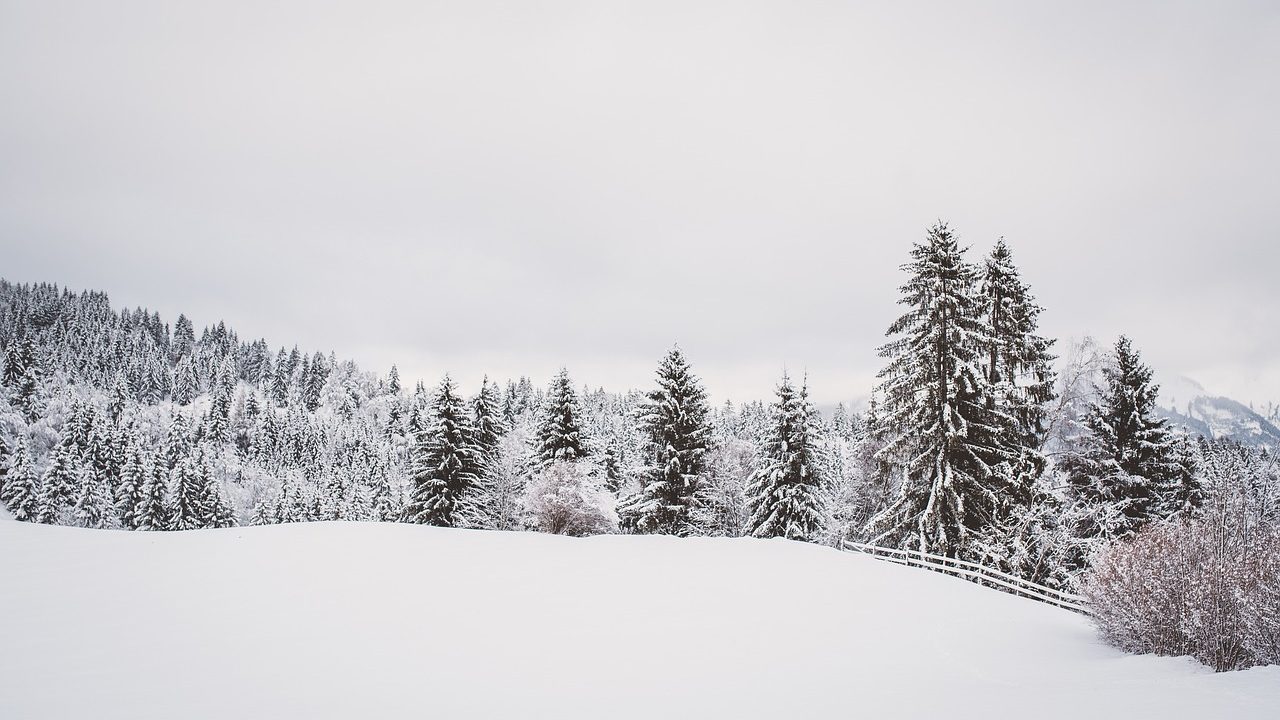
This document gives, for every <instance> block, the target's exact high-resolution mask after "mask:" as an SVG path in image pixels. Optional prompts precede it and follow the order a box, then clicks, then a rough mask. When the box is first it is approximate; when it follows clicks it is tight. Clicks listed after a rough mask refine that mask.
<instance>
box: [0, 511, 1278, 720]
mask: <svg viewBox="0 0 1280 720" xmlns="http://www.w3.org/2000/svg"><path fill="white" fill-rule="evenodd" d="M0 618H3V623H4V632H3V641H2V642H0V717H4V718H28V719H31V718H73V717H94V718H179V717H180V718H310V719H314V718H381V717H396V718H400V717H403V718H516V717H519V718H552V717H554V718H619V717H621V718H628V717H637V718H639V717H644V718H686V717H687V718H695V717H696V718H755V717H759V718H836V717H867V718H938V717H946V718H965V717H973V718H1072V719H1073V720H1074V719H1078V718H1082V717H1084V718H1119V717H1124V718H1166V719H1170V718H1220V717H1232V718H1237V719H1244V718H1275V717H1280V667H1272V668H1259V669H1254V670H1251V671H1246V672H1239V673H1228V674H1222V675H1214V674H1213V673H1210V672H1208V671H1207V670H1205V669H1204V668H1202V667H1200V666H1198V665H1196V664H1195V663H1194V662H1192V661H1190V660H1186V659H1170V658H1155V657H1126V656H1124V655H1122V654H1121V653H1119V652H1117V651H1114V650H1111V649H1109V648H1107V647H1105V646H1103V645H1102V644H1101V643H1100V642H1099V641H1098V640H1097V639H1096V638H1095V636H1094V633H1093V631H1092V629H1091V628H1090V627H1089V624H1088V622H1087V620H1085V619H1084V618H1083V617H1081V616H1078V615H1074V614H1072V613H1070V612H1067V611H1064V610H1058V609H1054V608H1051V607H1048V606H1045V605H1041V604H1037V603H1035V602H1032V601H1028V600H1024V599H1019V598H1015V597H1012V596H1009V595H1004V594H1001V593H998V592H995V591H992V590H988V589H984V588H981V587H978V586H975V585H972V584H969V583H966V582H964V581H962V580H957V579H954V578H949V577H944V576H940V575H936V574H932V573H929V572H927V571H923V570H917V569H911V568H903V567H898V566H895V565H890V564H886V563H882V562H879V561H876V560H873V559H870V558H867V557H862V556H855V555H850V554H845V553H840V552H837V551H834V550H830V549H826V548H821V547H816V546H811V545H804V544H800V543H794V542H788V541H781V540H776V541H760V540H718V539H687V540H678V539H674V538H664V537H623V536H610V537H598V538H591V539H586V540H575V539H569V538H563V537H557V536H547V535H538V534H533V533H522V534H507V533H497V532H472V531H457V530H442V529H436V528H427V527H416V526H404V525H392V524H383V525H366V524H310V525H284V526H274V527H255V528H244V529H231V530H208V531H195V532H188V533H124V532H104V531H88V530H78V529H72V528H61V527H46V526H36V525H28V524H24V523H16V522H0Z"/></svg>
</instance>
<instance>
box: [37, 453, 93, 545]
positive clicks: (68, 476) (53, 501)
mask: <svg viewBox="0 0 1280 720" xmlns="http://www.w3.org/2000/svg"><path fill="white" fill-rule="evenodd" d="M80 467H81V458H80V451H79V449H78V448H77V447H76V445H75V442H74V440H72V439H71V437H70V436H69V435H66V436H64V437H63V439H62V441H61V442H59V443H58V445H57V446H56V447H55V448H54V450H53V453H52V454H51V456H50V462H49V467H48V468H47V469H46V470H45V473H44V477H43V478H42V479H41V480H40V498H39V503H38V509H37V513H36V519H37V520H38V521H39V522H42V523H45V524H48V525H56V524H61V523H62V522H63V520H64V519H65V516H66V513H67V511H68V510H69V509H70V507H71V505H72V504H73V503H74V502H75V500H76V497H77V496H78V495H79V492H80V482H81V479H82V476H81V472H80Z"/></svg>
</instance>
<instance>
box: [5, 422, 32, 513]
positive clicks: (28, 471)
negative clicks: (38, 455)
mask: <svg viewBox="0 0 1280 720" xmlns="http://www.w3.org/2000/svg"><path fill="white" fill-rule="evenodd" d="M7 469H8V474H7V475H6V476H5V482H4V490H3V495H0V501H3V502H4V505H5V507H7V508H8V509H9V512H11V513H13V517H14V518H15V519H17V520H22V521H25V522H34V521H36V519H37V516H38V515H39V512H40V480H39V478H38V477H37V476H36V472H35V469H34V468H33V467H32V466H31V452H30V451H29V450H28V449H27V439H26V438H25V437H23V436H21V435H20V436H19V437H18V443H17V448H16V449H15V450H14V451H13V453H12V454H11V455H10V456H9V460H8V468H7Z"/></svg>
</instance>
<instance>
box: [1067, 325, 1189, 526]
mask: <svg viewBox="0 0 1280 720" xmlns="http://www.w3.org/2000/svg"><path fill="white" fill-rule="evenodd" d="M1112 360H1113V362H1112V364H1111V365H1110V366H1109V367H1106V368H1104V369H1103V377H1104V378H1105V382H1106V387H1104V388H1101V389H1100V392H1101V396H1100V398H1099V401H1098V402H1096V403H1094V404H1093V405H1092V406H1091V407H1090V409H1089V412H1088V414H1087V415H1086V416H1085V419H1084V425H1085V427H1086V428H1087V433H1086V436H1085V437H1084V438H1082V446H1083V448H1082V451H1081V452H1079V453H1076V454H1073V455H1071V456H1068V457H1067V458H1066V459H1065V460H1064V462H1063V469H1064V470H1065V471H1066V474H1067V481H1068V484H1069V487H1070V489H1071V492H1072V494H1073V496H1074V497H1075V499H1077V500H1079V501H1081V502H1084V503H1086V504H1088V505H1090V506H1094V507H1098V508H1110V509H1111V510H1112V511H1113V513H1111V514H1110V515H1109V517H1113V518H1115V519H1116V522H1114V523H1111V524H1109V525H1104V524H1102V523H1098V522H1092V521H1090V522H1086V523H1085V524H1084V526H1083V527H1081V528H1079V529H1078V530H1079V532H1080V534H1081V535H1082V536H1083V537H1088V538H1093V537H1100V538H1103V539H1106V540H1111V539H1114V538H1120V537H1127V536H1129V535H1132V534H1133V533H1134V532H1136V531H1137V530H1138V529H1139V528H1140V527H1142V526H1143V525H1145V524H1146V523H1148V522H1150V521H1152V520H1157V519H1162V518H1166V517H1169V516H1171V515H1173V514H1174V513H1175V512H1177V511H1179V510H1181V509H1183V506H1184V505H1186V504H1189V503H1193V502H1195V498H1196V497H1197V496H1198V492H1196V491H1195V489H1194V481H1193V480H1192V479H1191V477H1190V476H1191V472H1190V468H1189V467H1188V465H1187V462H1188V460H1187V459H1186V453H1185V452H1184V451H1183V449H1182V448H1181V447H1180V446H1179V443H1178V441H1177V439H1176V438H1175V437H1174V436H1173V435H1172V433H1170V431H1169V429H1168V428H1167V426H1166V425H1167V423H1166V421H1165V420H1164V419H1163V418H1160V417H1158V416H1157V415H1156V398H1157V397H1158V395H1159V387H1158V386H1156V385H1153V384H1152V383H1151V368H1149V367H1147V366H1146V365H1143V364H1142V360H1141V358H1140V357H1139V355H1138V352H1137V351H1136V350H1134V349H1133V343H1132V342H1131V341H1130V340H1129V338H1127V337H1121V338H1120V339H1119V340H1118V341H1117V342H1116V347H1115V355H1114V357H1113V359H1112Z"/></svg>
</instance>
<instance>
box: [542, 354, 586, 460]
mask: <svg viewBox="0 0 1280 720" xmlns="http://www.w3.org/2000/svg"><path fill="white" fill-rule="evenodd" d="M581 423H582V410H581V409H580V408H579V407H578V395H577V393H576V392H574V389H573V382H572V381H571V380H570V379H569V371H568V370H565V369H563V368H562V369H561V370H560V372H559V373H557V374H556V376H555V378H554V379H552V381H551V388H550V389H549V390H548V392H547V400H546V408H545V409H544V410H543V414H542V421H541V422H540V423H539V424H538V430H537V436H536V437H535V439H534V443H535V447H536V455H537V462H538V464H539V465H542V466H546V465H550V464H551V463H553V462H575V461H577V460H582V459H584V458H586V457H587V456H588V455H589V452H588V449H587V444H586V441H585V439H584V438H583V433H582V424H581Z"/></svg>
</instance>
